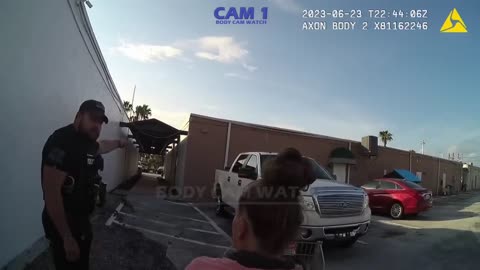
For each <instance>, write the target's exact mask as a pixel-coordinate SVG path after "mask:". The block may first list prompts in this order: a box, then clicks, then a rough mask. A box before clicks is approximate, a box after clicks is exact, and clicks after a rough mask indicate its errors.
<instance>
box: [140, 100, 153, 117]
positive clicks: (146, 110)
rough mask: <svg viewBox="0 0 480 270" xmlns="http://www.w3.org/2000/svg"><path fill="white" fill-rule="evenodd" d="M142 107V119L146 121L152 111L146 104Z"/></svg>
mask: <svg viewBox="0 0 480 270" xmlns="http://www.w3.org/2000/svg"><path fill="white" fill-rule="evenodd" d="M142 107H143V109H142V110H143V115H142V119H143V120H147V119H148V118H149V117H150V116H151V115H152V110H151V109H150V108H149V107H148V105H146V104H144V105H142Z"/></svg>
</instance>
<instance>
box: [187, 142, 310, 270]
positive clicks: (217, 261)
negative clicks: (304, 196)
mask: <svg viewBox="0 0 480 270" xmlns="http://www.w3.org/2000/svg"><path fill="white" fill-rule="evenodd" d="M263 176H264V177H263V178H262V179H261V180H258V181H255V182H253V183H251V184H250V185H249V186H248V187H247V188H246V189H245V190H244V191H243V193H242V195H241V197H240V200H239V207H238V209H237V211H236V213H235V218H234V219H233V224H232V225H233V226H232V227H233V229H232V231H233V235H232V241H233V249H231V250H229V251H228V252H227V253H226V254H225V257H223V258H208V257H199V258H196V259H194V260H193V261H192V262H191V263H190V265H188V266H187V268H186V269H187V270H199V269H201V270H210V269H211V270H217V269H218V270H220V269H234V270H235V269H244V270H247V269H277V270H290V269H297V268H296V266H295V263H294V262H293V260H292V261H290V260H287V259H286V258H285V257H284V256H283V252H284V250H285V248H286V247H287V246H288V244H289V243H290V242H291V241H294V240H295V238H296V236H297V234H298V230H299V228H300V225H301V223H302V221H303V215H302V208H301V205H300V203H299V199H298V196H299V191H300V189H301V188H302V187H304V186H306V185H308V184H310V183H312V182H313V181H314V179H313V178H314V177H313V173H312V168H311V166H310V165H309V163H308V162H307V161H306V160H305V158H303V157H302V154H301V153H300V152H299V151H298V150H296V149H294V148H287V149H285V150H284V151H283V152H282V153H280V154H279V155H277V156H276V157H275V158H273V159H271V160H269V161H268V163H267V164H266V166H265V169H264V172H263ZM300 269H301V268H300Z"/></svg>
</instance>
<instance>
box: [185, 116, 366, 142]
mask: <svg viewBox="0 0 480 270" xmlns="http://www.w3.org/2000/svg"><path fill="white" fill-rule="evenodd" d="M192 116H193V117H197V118H203V119H208V120H214V121H218V122H223V123H232V124H235V125H239V126H246V127H255V128H260V129H265V130H271V131H280V132H284V133H291V134H295V135H302V136H306V137H313V138H321V139H328V140H333V141H340V142H345V143H360V142H359V141H353V140H348V139H341V138H335V137H330V136H325V135H320V134H315V133H309V132H304V131H298V130H292V129H286V128H279V127H272V126H267V125H260V124H253V123H246V122H241V121H235V120H229V119H222V118H216V117H211V116H206V115H201V114H195V113H191V114H190V117H192Z"/></svg>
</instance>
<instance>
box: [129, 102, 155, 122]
mask: <svg viewBox="0 0 480 270" xmlns="http://www.w3.org/2000/svg"><path fill="white" fill-rule="evenodd" d="M150 115H152V110H151V109H150V108H149V107H148V105H146V104H144V105H142V106H137V107H135V116H134V117H133V119H134V120H135V121H138V120H147V119H148V118H149V117H150Z"/></svg>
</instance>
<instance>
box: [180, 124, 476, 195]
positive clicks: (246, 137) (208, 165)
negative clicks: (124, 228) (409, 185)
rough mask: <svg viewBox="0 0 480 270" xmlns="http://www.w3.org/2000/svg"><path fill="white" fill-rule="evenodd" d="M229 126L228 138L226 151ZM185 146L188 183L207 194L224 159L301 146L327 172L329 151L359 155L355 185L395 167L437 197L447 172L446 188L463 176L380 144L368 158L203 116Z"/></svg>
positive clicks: (320, 139) (330, 142)
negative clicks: (418, 175) (410, 174)
mask: <svg viewBox="0 0 480 270" xmlns="http://www.w3.org/2000/svg"><path fill="white" fill-rule="evenodd" d="M229 123H230V140H229V147H228V151H227V147H226V145H227V135H228V129H229ZM359 139H360V138H359ZM187 146H188V147H187V148H188V151H187V153H186V158H185V170H184V172H183V173H184V174H183V175H184V177H183V182H184V185H185V186H206V187H207V190H208V191H211V190H212V188H213V184H214V179H215V170H216V169H223V168H224V163H225V156H227V162H226V164H227V166H229V165H230V164H231V163H232V161H233V160H234V159H235V157H236V156H237V155H238V154H239V153H241V152H249V151H261V152H279V151H281V150H283V149H284V148H286V147H295V148H297V149H298V150H300V151H301V152H302V153H303V154H304V155H306V156H309V157H312V158H314V159H315V160H317V162H318V163H319V164H321V165H322V166H324V167H326V168H328V166H329V156H330V153H331V152H332V151H333V150H334V149H336V148H338V147H344V148H347V149H348V148H350V149H351V151H352V153H353V154H354V155H355V160H356V164H355V165H350V174H349V177H348V178H349V180H350V181H349V182H350V184H353V185H355V186H360V185H362V184H364V183H366V182H368V181H370V180H372V179H375V178H380V177H382V176H383V175H385V173H388V172H390V171H392V170H393V169H406V170H411V171H412V172H413V173H414V174H416V173H417V172H421V177H422V180H423V181H422V185H423V186H424V187H426V188H428V189H430V190H432V192H433V193H435V194H436V193H437V189H438V188H439V185H440V180H441V179H442V177H443V173H445V174H446V179H447V184H450V185H452V186H454V187H455V188H456V189H457V190H459V189H460V179H461V177H462V164H461V163H459V162H453V161H449V160H444V159H439V158H436V157H431V156H426V155H421V154H416V153H414V152H409V151H404V150H399V149H393V148H388V147H382V146H379V148H378V156H376V157H369V156H368V155H367V153H366V150H365V148H364V147H363V146H362V145H361V143H360V142H355V141H349V140H343V139H337V138H331V137H327V136H321V135H315V134H308V133H303V132H296V131H289V130H284V129H279V128H271V127H265V126H260V125H252V124H246V123H240V122H235V121H230V122H229V121H228V120H222V119H214V118H209V117H204V116H199V115H191V117H190V126H189V134H188V141H187ZM226 152H227V153H226ZM439 165H440V167H439ZM479 183H480V179H479ZM204 195H206V196H203V198H202V199H212V198H211V197H208V196H210V195H211V193H208V194H204Z"/></svg>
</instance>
